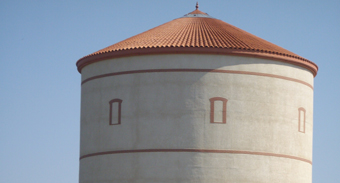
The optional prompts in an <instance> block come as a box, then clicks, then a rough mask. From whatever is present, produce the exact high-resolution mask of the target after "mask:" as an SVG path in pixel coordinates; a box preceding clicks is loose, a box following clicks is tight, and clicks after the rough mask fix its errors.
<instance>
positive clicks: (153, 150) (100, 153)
mask: <svg viewBox="0 0 340 183" xmlns="http://www.w3.org/2000/svg"><path fill="white" fill-rule="evenodd" d="M151 152H197V153H226V154H248V155H259V156H272V157H279V158H288V159H294V160H299V161H303V162H306V163H309V164H312V161H311V160H308V159H304V158H300V157H296V156H291V155H284V154H275V153H266V152H252V151H238V150H214V149H135V150H118V151H106V152H98V153H92V154H87V155H83V156H81V157H80V160H81V159H84V158H88V157H93V156H101V155H109V154H126V153H151Z"/></svg>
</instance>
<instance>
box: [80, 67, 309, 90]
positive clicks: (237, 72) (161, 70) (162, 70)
mask: <svg viewBox="0 0 340 183" xmlns="http://www.w3.org/2000/svg"><path fill="white" fill-rule="evenodd" d="M154 72H212V73H226V74H245V75H253V76H264V77H271V78H277V79H283V80H287V81H293V82H297V83H300V84H303V85H306V86H308V87H310V88H311V89H313V86H312V85H310V84H309V83H307V82H304V81H301V80H298V79H294V78H290V77H285V76H279V75H275V74H266V73H259V72H249V71H234V70H220V69H147V70H132V71H122V72H113V73H108V74H101V75H97V76H93V77H90V78H87V79H85V80H84V81H82V82H81V84H84V83H87V82H89V81H91V80H94V79H99V78H104V77H110V76H119V75H125V74H139V73H154Z"/></svg>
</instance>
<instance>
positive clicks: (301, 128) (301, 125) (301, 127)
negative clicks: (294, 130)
mask: <svg viewBox="0 0 340 183" xmlns="http://www.w3.org/2000/svg"><path fill="white" fill-rule="evenodd" d="M298 130H299V132H301V133H305V130H306V110H305V109H304V108H302V107H300V108H299V129H298Z"/></svg>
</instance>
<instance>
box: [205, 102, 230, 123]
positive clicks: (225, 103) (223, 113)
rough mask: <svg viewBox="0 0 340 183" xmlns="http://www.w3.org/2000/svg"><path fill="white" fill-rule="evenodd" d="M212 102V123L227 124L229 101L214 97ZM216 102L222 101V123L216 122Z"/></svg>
mask: <svg viewBox="0 0 340 183" xmlns="http://www.w3.org/2000/svg"><path fill="white" fill-rule="evenodd" d="M209 100H210V123H219V124H225V123H227V102H228V100H227V99H225V98H222V97H213V98H211V99H209ZM215 101H222V105H223V107H222V122H215V119H214V118H215Z"/></svg>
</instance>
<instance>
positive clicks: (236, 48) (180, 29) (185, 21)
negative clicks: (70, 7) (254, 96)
mask: <svg viewBox="0 0 340 183" xmlns="http://www.w3.org/2000/svg"><path fill="white" fill-rule="evenodd" d="M189 14H190V15H189ZM189 14H188V15H186V16H184V17H182V18H178V19H175V20H172V21H170V22H168V23H165V24H163V25H160V26H158V27H155V28H153V29H150V30H148V31H146V32H143V33H141V34H138V35H136V36H133V37H131V38H128V39H126V40H123V41H121V42H118V43H116V44H114V45H112V46H109V47H107V48H104V49H101V50H99V51H97V52H95V53H92V54H90V55H88V56H85V57H83V58H81V59H80V60H78V62H77V66H78V70H79V72H80V71H81V69H82V68H83V67H84V66H85V65H87V64H90V63H93V62H96V61H100V60H104V59H109V58H115V57H123V56H132V55H141V54H162V53H164V54H166V53H198V54H226V55H243V56H254V57H262V58H270V59H276V60H280V61H283V62H289V63H293V64H296V65H299V66H302V67H305V68H307V69H309V70H310V71H312V72H313V74H314V75H316V73H317V70H318V67H317V65H316V64H314V63H313V62H311V61H309V60H307V59H305V58H302V57H300V56H298V55H296V54H294V53H292V52H290V51H288V50H286V49H284V48H281V47H279V46H277V45H275V44H272V43H270V42H268V41H265V40H263V39H261V38H259V37H257V36H254V35H252V34H250V33H248V32H246V31H244V30H241V29H239V28H237V27H235V26H232V25H230V24H228V23H226V22H223V21H221V20H218V19H215V18H211V17H209V16H208V15H207V14H205V13H203V12H202V13H201V11H200V10H198V8H197V9H196V10H195V11H193V12H191V13H189ZM196 14H197V17H193V16H196ZM201 15H202V16H204V17H202V16H201Z"/></svg>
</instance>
